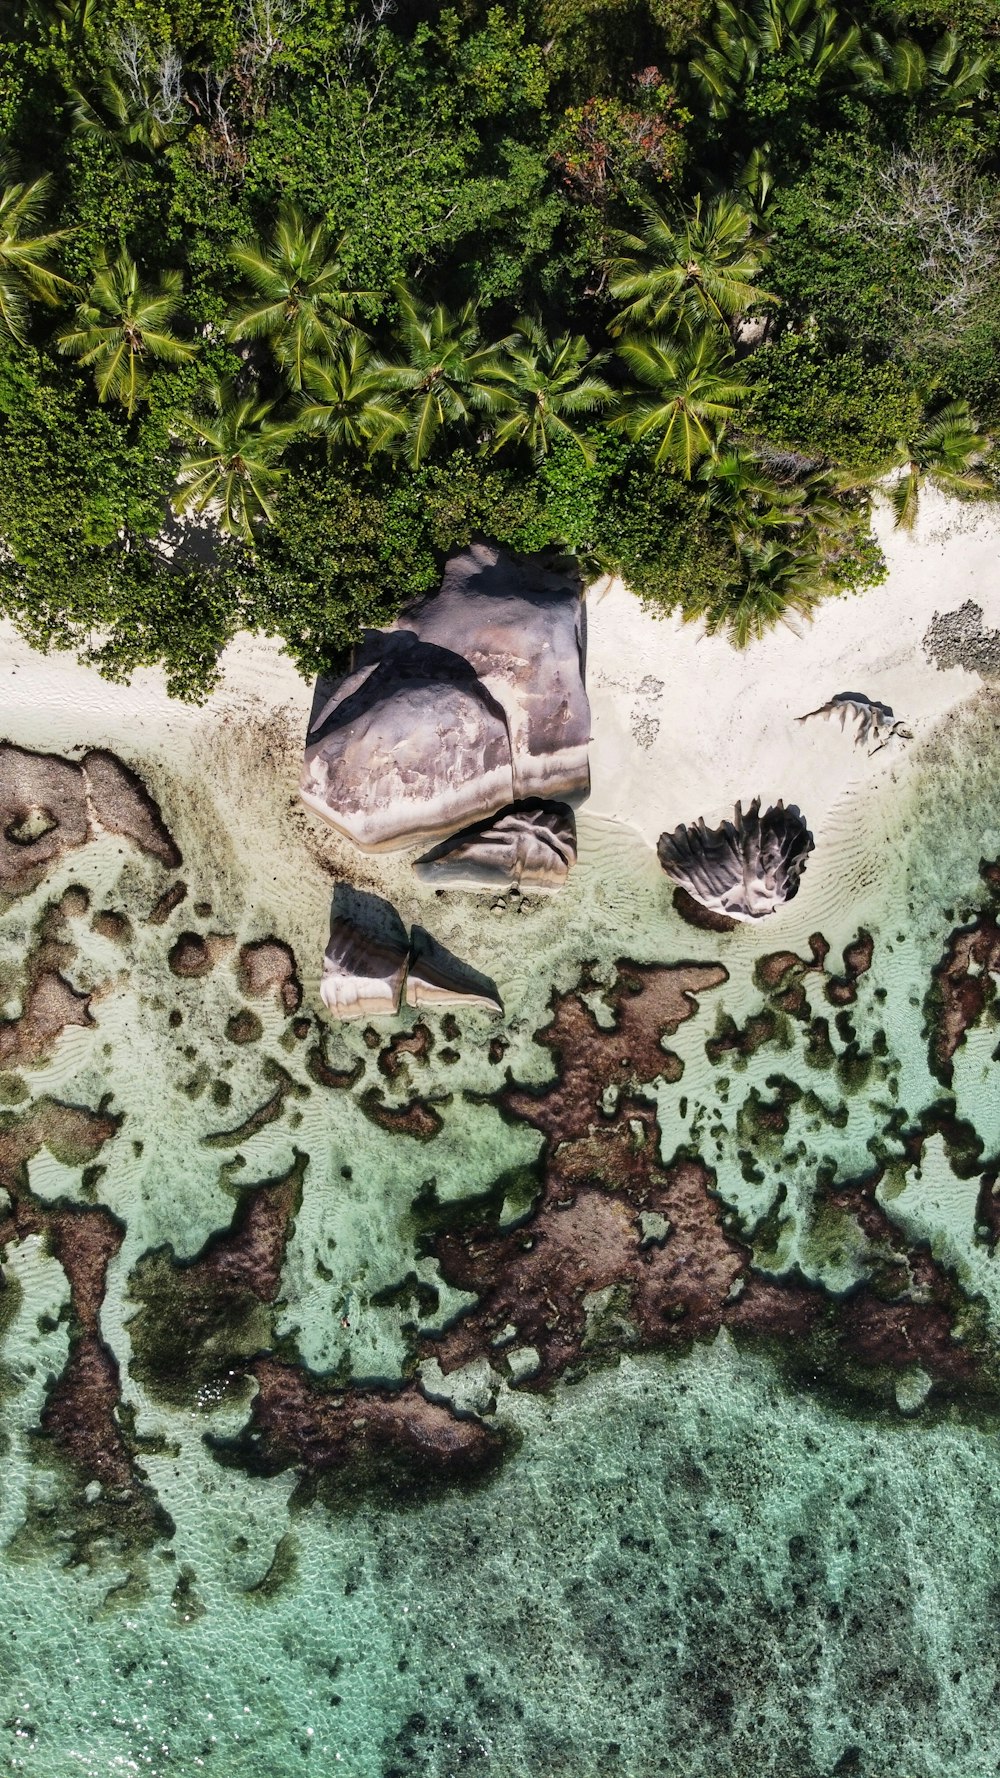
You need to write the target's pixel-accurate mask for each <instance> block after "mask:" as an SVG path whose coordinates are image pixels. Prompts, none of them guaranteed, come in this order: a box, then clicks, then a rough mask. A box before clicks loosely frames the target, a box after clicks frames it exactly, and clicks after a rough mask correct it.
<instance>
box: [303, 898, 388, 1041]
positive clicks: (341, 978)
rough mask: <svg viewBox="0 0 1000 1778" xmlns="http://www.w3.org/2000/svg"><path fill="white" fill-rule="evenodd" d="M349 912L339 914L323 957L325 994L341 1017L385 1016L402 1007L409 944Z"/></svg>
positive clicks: (326, 1001) (322, 987) (323, 997)
mask: <svg viewBox="0 0 1000 1778" xmlns="http://www.w3.org/2000/svg"><path fill="white" fill-rule="evenodd" d="M400 932H401V933H402V938H401V939H399V938H397V937H393V936H392V935H391V934H385V933H376V932H373V931H371V930H369V929H366V928H365V927H364V926H362V925H361V924H359V922H358V921H357V920H356V919H353V918H352V917H351V915H350V914H335V915H334V917H333V920H332V921H331V924H330V942H329V944H328V945H327V947H326V953H325V955H324V958H323V979H322V981H321V983H320V989H319V992H320V998H321V1000H322V1002H323V1005H324V1006H325V1007H327V1008H328V1009H329V1011H330V1012H332V1013H333V1014H335V1016H336V1017H337V1018H338V1019H367V1018H380V1017H381V1018H385V1017H386V1016H390V1017H391V1015H392V1014H393V1013H396V1012H398V1011H399V1001H400V996H401V994H402V991H403V978H404V976H405V975H406V964H407V958H408V956H409V947H408V945H407V941H406V933H405V931H404V930H403V928H402V926H400Z"/></svg>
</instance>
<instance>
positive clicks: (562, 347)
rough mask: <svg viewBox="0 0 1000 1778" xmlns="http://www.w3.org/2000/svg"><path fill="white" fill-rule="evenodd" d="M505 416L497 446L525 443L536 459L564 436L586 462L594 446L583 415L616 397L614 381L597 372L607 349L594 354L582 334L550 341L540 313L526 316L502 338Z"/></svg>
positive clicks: (503, 408) (547, 451) (540, 457)
mask: <svg viewBox="0 0 1000 1778" xmlns="http://www.w3.org/2000/svg"><path fill="white" fill-rule="evenodd" d="M501 351H502V354H503V367H502V368H503V377H504V389H503V396H502V403H503V406H502V409H501V412H502V414H503V417H502V418H501V420H500V422H499V424H498V426H497V430H496V436H495V439H494V445H493V448H494V450H497V451H499V450H502V449H503V448H504V447H505V446H506V445H512V444H519V445H524V446H526V447H527V449H528V450H529V451H530V452H531V454H532V456H533V457H534V459H535V461H536V463H537V462H541V460H542V458H543V457H546V456H547V455H548V453H549V451H550V450H551V448H552V446H553V445H554V444H555V443H556V442H557V441H558V440H560V439H571V440H572V442H573V443H574V444H575V445H576V446H577V448H578V450H579V451H580V452H581V453H582V455H583V457H584V459H585V461H586V462H588V463H589V462H591V461H592V459H593V451H592V450H591V447H590V445H589V444H588V443H587V440H586V438H585V437H584V435H583V433H582V432H581V431H580V429H579V427H577V426H575V425H574V424H573V422H574V420H575V419H576V418H577V417H578V416H581V415H587V414H594V413H597V412H599V411H600V409H602V408H606V407H608V406H609V405H610V403H611V402H612V401H613V400H614V398H615V392H614V390H613V389H612V387H611V385H610V383H606V382H605V381H604V379H603V377H601V376H599V375H598V374H597V373H598V371H599V370H600V368H601V366H602V365H603V364H604V363H605V362H606V359H607V354H606V353H604V352H602V353H598V354H597V355H595V356H591V353H590V347H589V346H588V344H587V342H586V340H585V339H584V338H583V335H582V334H568V333H564V334H562V335H560V337H559V338H558V339H555V340H550V339H549V338H548V336H547V335H546V333H545V329H544V328H543V326H542V324H541V322H540V321H539V320H538V318H537V317H536V316H532V315H524V316H522V317H521V319H520V320H519V321H518V322H516V323H515V326H514V331H513V333H511V334H510V336H509V338H507V339H505V340H504V341H503V342H502V346H501Z"/></svg>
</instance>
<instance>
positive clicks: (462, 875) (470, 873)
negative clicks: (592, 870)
mask: <svg viewBox="0 0 1000 1778" xmlns="http://www.w3.org/2000/svg"><path fill="white" fill-rule="evenodd" d="M575 863H576V822H575V821H574V819H573V811H572V809H570V808H569V807H568V806H567V805H566V804H565V803H546V802H542V801H540V800H539V799H538V798H535V797H533V798H530V799H529V800H527V801H526V802H522V803H515V804H513V805H512V806H511V807H510V808H509V809H502V810H501V811H500V813H499V815H494V816H493V817H492V818H491V819H490V820H487V821H480V822H478V823H477V824H476V825H475V826H474V827H466V828H463V829H462V832H461V833H456V834H453V835H452V837H451V838H450V839H448V840H444V841H443V842H442V843H441V845H440V846H435V847H434V849H433V851H431V852H427V853H425V855H424V857H423V858H418V859H417V861H416V863H415V864H414V866H413V869H414V871H415V872H416V874H417V876H418V877H419V878H420V880H421V882H424V883H433V884H435V885H437V886H440V887H442V888H452V889H510V888H524V889H534V890H540V891H542V892H543V893H552V892H553V891H555V890H556V889H561V888H562V886H563V884H564V883H565V881H566V878H567V876H568V875H569V872H570V869H571V867H572V866H573V865H574V864H575Z"/></svg>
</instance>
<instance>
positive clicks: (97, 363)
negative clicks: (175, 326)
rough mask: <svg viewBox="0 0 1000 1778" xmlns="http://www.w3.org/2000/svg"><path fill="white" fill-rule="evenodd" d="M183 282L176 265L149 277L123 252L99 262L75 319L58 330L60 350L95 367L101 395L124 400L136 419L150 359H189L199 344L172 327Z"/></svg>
mask: <svg viewBox="0 0 1000 1778" xmlns="http://www.w3.org/2000/svg"><path fill="white" fill-rule="evenodd" d="M182 288H183V286H182V280H181V274H180V272H176V271H167V272H160V273H159V274H158V276H157V278H156V280H155V281H154V282H152V283H149V284H145V283H143V281H142V278H141V275H140V272H139V268H138V266H137V265H136V263H135V260H134V259H132V257H131V256H130V254H128V253H120V254H119V255H118V258H117V259H115V260H112V261H111V262H110V263H105V264H103V265H100V266H99V267H98V268H97V271H96V273H95V276H94V281H93V283H92V284H91V286H90V289H89V291H88V292H87V295H86V296H85V298H84V300H83V302H82V303H80V304H79V306H78V308H77V311H76V321H75V323H73V324H71V325H70V326H68V327H64V328H63V329H62V331H61V332H60V333H59V334H58V335H57V336H56V343H57V345H58V348H59V351H60V352H63V353H65V354H66V356H67V357H69V358H78V359H79V361H80V363H81V364H83V365H85V366H86V367H87V369H88V370H91V371H92V372H93V375H94V382H95V384H96V386H97V398H98V400H99V401H102V402H103V401H108V400H111V401H119V402H121V404H122V406H123V407H124V408H125V410H126V412H127V414H128V416H129V418H130V419H131V417H132V415H133V414H134V412H135V410H136V407H137V406H138V403H139V402H140V401H141V400H142V398H143V394H144V392H145V389H146V385H147V384H148V382H149V366H150V364H151V363H162V364H186V363H187V362H188V361H189V360H190V359H191V358H193V357H194V355H195V351H196V350H197V348H196V347H195V346H194V345H192V344H191V343H189V342H188V341H186V340H182V339H179V338H178V337H177V335H176V334H175V333H174V332H173V331H172V328H171V322H172V321H173V320H174V317H175V316H176V315H177V314H178V312H179V310H180V307H181V294H182Z"/></svg>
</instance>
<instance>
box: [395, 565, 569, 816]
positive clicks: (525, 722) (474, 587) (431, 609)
mask: <svg viewBox="0 0 1000 1778" xmlns="http://www.w3.org/2000/svg"><path fill="white" fill-rule="evenodd" d="M397 621H398V627H399V628H400V629H402V630H412V631H413V632H414V633H415V634H416V635H418V636H419V637H420V638H421V640H422V641H424V642H431V643H437V644H438V645H439V646H440V647H442V648H451V649H454V650H455V651H456V652H457V653H458V654H460V655H462V656H463V658H464V659H465V660H467V661H468V663H469V665H470V666H471V667H472V668H473V670H474V671H475V673H476V676H477V678H478V679H479V680H480V681H481V682H482V684H483V685H485V686H486V687H487V689H488V690H489V691H490V692H491V693H492V695H493V696H494V697H495V698H496V700H497V702H498V704H500V705H501V706H502V708H503V711H504V714H505V716H506V718H507V726H508V729H509V732H510V745H511V759H512V764H513V774H514V798H518V799H519V798H522V797H528V796H549V797H570V798H575V799H582V798H583V797H585V796H586V795H587V793H588V791H589V789H590V769H589V765H588V761H587V743H588V742H589V740H590V704H589V702H588V699H587V693H586V690H585V688H584V680H583V675H584V659H585V653H584V650H585V640H584V621H585V620H584V605H583V601H582V599H581V598H580V588H579V582H578V580H577V579H576V578H575V577H571V576H570V575H568V574H565V573H560V572H558V571H554V570H552V569H550V568H547V567H545V566H544V565H543V563H542V562H541V561H540V560H539V558H537V557H517V556H512V555H509V554H508V553H507V551H506V550H500V549H497V548H496V547H495V546H494V545H493V544H488V543H473V544H470V545H469V547H468V549H464V550H461V551H459V552H458V554H456V555H454V556H452V557H451V558H450V559H449V561H448V563H447V565H446V567H445V571H444V578H443V580H442V582H441V590H440V592H438V593H436V594H435V595H434V596H433V597H431V598H427V599H421V600H419V601H418V602H417V603H416V604H415V605H412V606H411V607H410V608H409V610H408V611H404V612H403V614H402V616H401V617H400V618H399V619H398V620H397Z"/></svg>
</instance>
